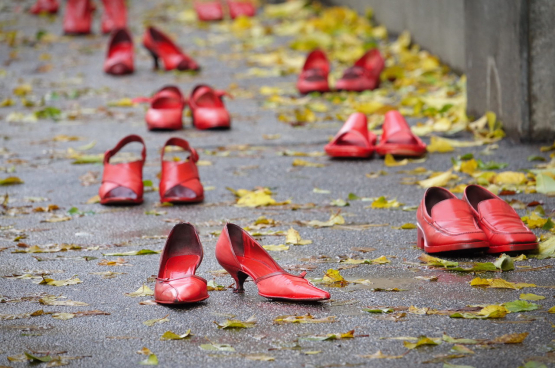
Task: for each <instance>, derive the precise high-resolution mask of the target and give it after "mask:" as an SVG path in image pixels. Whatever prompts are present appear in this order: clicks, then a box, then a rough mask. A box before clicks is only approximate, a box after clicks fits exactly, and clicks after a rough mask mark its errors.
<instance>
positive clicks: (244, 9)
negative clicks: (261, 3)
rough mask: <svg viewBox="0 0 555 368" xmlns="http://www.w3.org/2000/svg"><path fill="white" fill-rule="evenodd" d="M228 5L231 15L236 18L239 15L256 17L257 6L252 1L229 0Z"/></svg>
mask: <svg viewBox="0 0 555 368" xmlns="http://www.w3.org/2000/svg"><path fill="white" fill-rule="evenodd" d="M227 7H228V8H229V16H230V17H231V19H235V18H237V17H239V16H241V15H242V16H245V17H254V15H255V14H256V8H255V7H254V5H253V3H251V2H250V1H236V0H227Z"/></svg>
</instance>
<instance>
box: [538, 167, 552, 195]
mask: <svg viewBox="0 0 555 368" xmlns="http://www.w3.org/2000/svg"><path fill="white" fill-rule="evenodd" d="M536 192H538V193H542V194H555V179H553V178H552V177H551V176H549V175H547V174H544V173H543V172H541V171H539V172H538V173H537V174H536Z"/></svg>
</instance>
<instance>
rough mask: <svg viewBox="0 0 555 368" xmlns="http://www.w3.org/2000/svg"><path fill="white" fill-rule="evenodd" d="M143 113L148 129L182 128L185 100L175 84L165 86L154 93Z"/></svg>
mask: <svg viewBox="0 0 555 368" xmlns="http://www.w3.org/2000/svg"><path fill="white" fill-rule="evenodd" d="M144 101H148V102H150V108H149V109H148V110H147V112H146V115H145V120H146V125H147V127H148V130H179V129H183V109H184V108H185V104H186V101H185V99H184V98H183V95H182V94H181V91H180V90H179V88H177V87H176V86H165V87H163V88H162V89H160V90H159V91H158V92H156V93H155V94H154V96H153V97H152V98H151V99H144Z"/></svg>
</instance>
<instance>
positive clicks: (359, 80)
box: [335, 49, 385, 92]
mask: <svg viewBox="0 0 555 368" xmlns="http://www.w3.org/2000/svg"><path fill="white" fill-rule="evenodd" d="M384 66H385V61H384V59H383V57H382V54H381V53H380V51H379V50H378V49H373V50H370V51H368V52H367V53H366V54H364V55H363V56H362V57H361V58H360V59H358V60H357V61H356V62H355V65H353V66H352V67H350V68H349V69H347V70H345V72H344V73H343V76H342V77H341V79H340V80H338V81H337V83H336V84H335V89H337V90H342V91H353V92H362V91H366V90H373V89H376V88H378V86H379V85H380V73H381V72H382V70H383V68H384Z"/></svg>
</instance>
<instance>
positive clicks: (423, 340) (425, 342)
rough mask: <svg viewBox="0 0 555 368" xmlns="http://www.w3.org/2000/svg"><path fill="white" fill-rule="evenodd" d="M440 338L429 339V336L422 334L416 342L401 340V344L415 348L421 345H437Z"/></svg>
mask: <svg viewBox="0 0 555 368" xmlns="http://www.w3.org/2000/svg"><path fill="white" fill-rule="evenodd" d="M440 340H441V339H431V338H429V337H426V336H422V337H420V338H419V339H418V341H417V342H409V341H403V345H405V347H406V348H407V349H415V348H417V347H419V346H422V345H439V344H440Z"/></svg>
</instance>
